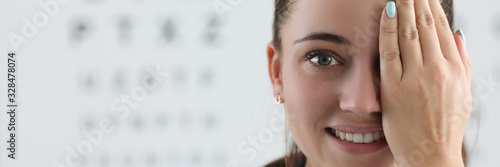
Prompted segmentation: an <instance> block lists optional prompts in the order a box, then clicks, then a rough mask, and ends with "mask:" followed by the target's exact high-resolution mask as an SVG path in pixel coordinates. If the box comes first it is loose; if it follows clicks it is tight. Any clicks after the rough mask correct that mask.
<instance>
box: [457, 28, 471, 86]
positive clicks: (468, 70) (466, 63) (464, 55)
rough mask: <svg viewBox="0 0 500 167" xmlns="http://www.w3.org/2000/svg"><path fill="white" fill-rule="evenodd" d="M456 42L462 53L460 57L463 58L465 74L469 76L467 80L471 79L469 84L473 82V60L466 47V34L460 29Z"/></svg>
mask: <svg viewBox="0 0 500 167" xmlns="http://www.w3.org/2000/svg"><path fill="white" fill-rule="evenodd" d="M454 37H455V43H456V46H457V48H458V52H459V53H460V59H461V60H462V64H463V65H464V69H465V74H466V76H467V81H469V85H470V82H471V73H472V61H471V60H470V57H469V53H468V52H467V48H466V47H465V44H466V41H465V34H464V32H463V31H462V30H461V29H459V30H458V31H457V32H456V33H455V35H454Z"/></svg>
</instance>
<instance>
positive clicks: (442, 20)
mask: <svg viewBox="0 0 500 167" xmlns="http://www.w3.org/2000/svg"><path fill="white" fill-rule="evenodd" d="M435 20H436V21H435V24H436V26H438V27H449V26H448V18H447V17H446V16H444V15H441V16H437V17H436V18H435Z"/></svg>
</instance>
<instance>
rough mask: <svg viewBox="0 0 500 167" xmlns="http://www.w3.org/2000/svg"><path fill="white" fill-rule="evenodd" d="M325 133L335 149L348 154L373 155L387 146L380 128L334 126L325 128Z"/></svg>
mask: <svg viewBox="0 0 500 167" xmlns="http://www.w3.org/2000/svg"><path fill="white" fill-rule="evenodd" d="M325 132H326V133H327V135H328V136H330V138H331V139H332V141H333V144H334V145H335V147H336V148H338V149H340V150H343V151H344V152H346V153H350V154H355V155H361V154H369V153H374V152H377V151H379V150H382V149H384V148H387V146H388V145H387V141H386V140H385V135H384V132H383V131H382V127H381V126H371V127H355V126H334V127H327V128H325Z"/></svg>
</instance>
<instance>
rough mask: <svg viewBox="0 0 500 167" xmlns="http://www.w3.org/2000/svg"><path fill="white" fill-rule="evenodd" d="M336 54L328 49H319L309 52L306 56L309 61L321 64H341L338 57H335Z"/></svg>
mask: <svg viewBox="0 0 500 167" xmlns="http://www.w3.org/2000/svg"><path fill="white" fill-rule="evenodd" d="M334 55H335V54H334V53H332V52H330V51H327V50H317V51H312V52H310V53H309V54H307V56H306V58H307V59H309V61H311V62H313V63H315V64H318V65H320V66H330V65H336V64H340V63H339V62H338V61H337V59H335V57H334Z"/></svg>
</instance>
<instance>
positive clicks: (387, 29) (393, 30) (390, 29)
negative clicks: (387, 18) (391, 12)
mask: <svg viewBox="0 0 500 167" xmlns="http://www.w3.org/2000/svg"><path fill="white" fill-rule="evenodd" d="M382 33H385V34H387V35H395V34H397V33H398V28H397V27H396V26H391V25H384V26H383V27H382Z"/></svg>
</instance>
